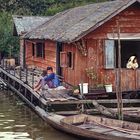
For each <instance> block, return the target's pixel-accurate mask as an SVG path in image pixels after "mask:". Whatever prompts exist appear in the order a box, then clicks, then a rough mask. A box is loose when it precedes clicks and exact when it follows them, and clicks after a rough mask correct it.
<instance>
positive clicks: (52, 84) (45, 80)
mask: <svg viewBox="0 0 140 140" xmlns="http://www.w3.org/2000/svg"><path fill="white" fill-rule="evenodd" d="M58 86H60V81H59V79H58V77H57V75H56V74H55V73H54V72H53V68H52V67H47V69H46V73H45V71H44V74H43V77H42V78H41V79H40V81H39V82H38V84H37V85H36V86H35V87H34V91H38V90H40V89H41V88H42V89H50V88H57V87H58Z"/></svg>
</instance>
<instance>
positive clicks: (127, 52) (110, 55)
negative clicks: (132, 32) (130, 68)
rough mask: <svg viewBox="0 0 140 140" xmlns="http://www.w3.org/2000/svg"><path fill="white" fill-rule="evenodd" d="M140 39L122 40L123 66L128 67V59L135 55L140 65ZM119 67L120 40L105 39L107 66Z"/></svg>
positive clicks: (109, 67)
mask: <svg viewBox="0 0 140 140" xmlns="http://www.w3.org/2000/svg"><path fill="white" fill-rule="evenodd" d="M139 52H140V41H139V40H121V68H126V64H127V62H128V59H129V58H130V57H131V56H133V55H135V56H136V57H137V60H138V64H139V65H140V53H139ZM117 67H118V41H117V40H105V68H106V69H113V68H117Z"/></svg>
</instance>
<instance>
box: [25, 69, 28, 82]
mask: <svg viewBox="0 0 140 140" xmlns="http://www.w3.org/2000/svg"><path fill="white" fill-rule="evenodd" d="M25 82H26V84H28V67H26V80H25Z"/></svg>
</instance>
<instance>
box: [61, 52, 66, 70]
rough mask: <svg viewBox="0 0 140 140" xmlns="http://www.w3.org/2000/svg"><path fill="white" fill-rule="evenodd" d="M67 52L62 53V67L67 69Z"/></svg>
mask: <svg viewBox="0 0 140 140" xmlns="http://www.w3.org/2000/svg"><path fill="white" fill-rule="evenodd" d="M67 66H68V63H67V52H60V67H62V68H64V67H67Z"/></svg>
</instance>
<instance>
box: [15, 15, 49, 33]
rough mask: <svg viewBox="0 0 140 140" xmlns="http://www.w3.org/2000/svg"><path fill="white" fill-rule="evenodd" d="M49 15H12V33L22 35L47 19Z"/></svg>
mask: <svg viewBox="0 0 140 140" xmlns="http://www.w3.org/2000/svg"><path fill="white" fill-rule="evenodd" d="M50 18H51V17H39V16H15V15H13V21H14V31H13V35H15V36H19V35H23V34H25V33H27V32H29V31H31V30H32V29H35V28H36V27H37V26H39V25H41V24H43V23H44V22H46V21H48V20H49V19H50Z"/></svg>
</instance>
